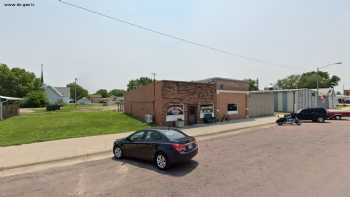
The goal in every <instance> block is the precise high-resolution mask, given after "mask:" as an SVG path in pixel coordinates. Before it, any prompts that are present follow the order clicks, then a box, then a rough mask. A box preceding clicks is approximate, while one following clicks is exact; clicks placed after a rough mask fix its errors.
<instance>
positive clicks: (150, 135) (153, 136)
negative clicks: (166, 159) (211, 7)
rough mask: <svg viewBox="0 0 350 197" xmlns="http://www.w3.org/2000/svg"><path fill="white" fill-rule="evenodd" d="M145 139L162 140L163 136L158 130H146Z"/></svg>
mask: <svg viewBox="0 0 350 197" xmlns="http://www.w3.org/2000/svg"><path fill="white" fill-rule="evenodd" d="M145 140H146V141H162V140H163V136H162V134H160V133H158V132H154V131H148V132H147V135H146V138H145Z"/></svg>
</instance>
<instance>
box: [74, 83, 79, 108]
mask: <svg viewBox="0 0 350 197" xmlns="http://www.w3.org/2000/svg"><path fill="white" fill-rule="evenodd" d="M77 81H78V79H77V78H75V79H74V103H75V105H76V104H77Z"/></svg>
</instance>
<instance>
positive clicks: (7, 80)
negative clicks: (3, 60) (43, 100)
mask: <svg viewBox="0 0 350 197" xmlns="http://www.w3.org/2000/svg"><path fill="white" fill-rule="evenodd" d="M40 88H41V83H40V79H39V78H36V77H35V74H34V73H32V72H28V71H26V70H25V69H21V68H12V69H10V68H9V67H8V66H7V65H6V64H0V95H4V96H12V97H25V96H26V95H27V94H28V93H30V92H31V91H34V90H39V89H40Z"/></svg>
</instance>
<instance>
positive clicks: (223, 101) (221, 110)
mask: <svg viewBox="0 0 350 197" xmlns="http://www.w3.org/2000/svg"><path fill="white" fill-rule="evenodd" d="M216 99H217V100H216V101H217V110H218V111H217V118H219V120H223V119H224V117H225V116H226V117H227V119H229V120H232V119H241V118H246V116H247V94H246V93H244V92H220V91H218V93H217V97H216ZM228 104H237V105H238V114H232V115H227V105H228Z"/></svg>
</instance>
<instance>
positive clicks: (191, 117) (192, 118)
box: [187, 105, 197, 125]
mask: <svg viewBox="0 0 350 197" xmlns="http://www.w3.org/2000/svg"><path fill="white" fill-rule="evenodd" d="M196 123H197V106H196V105H188V106H187V124H188V125H193V124H196Z"/></svg>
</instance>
